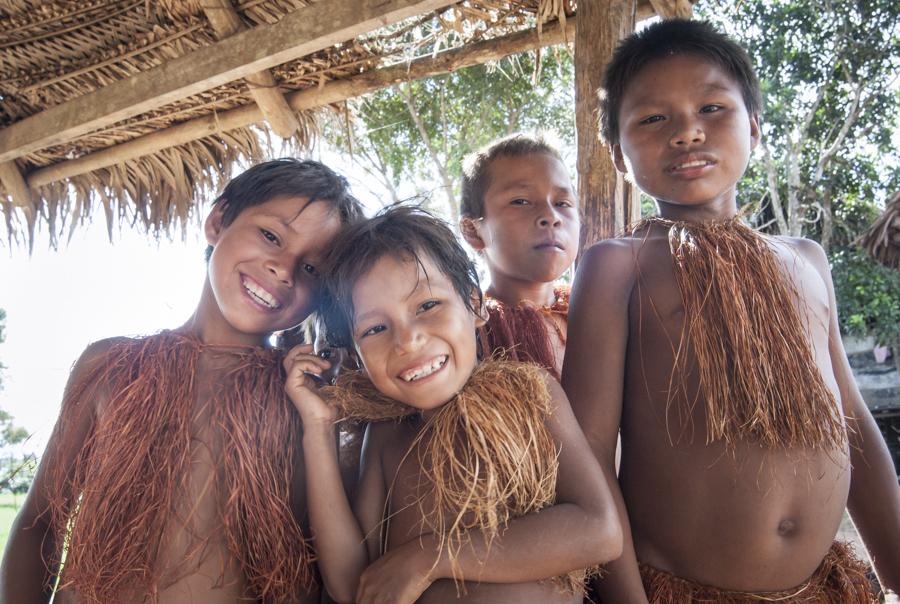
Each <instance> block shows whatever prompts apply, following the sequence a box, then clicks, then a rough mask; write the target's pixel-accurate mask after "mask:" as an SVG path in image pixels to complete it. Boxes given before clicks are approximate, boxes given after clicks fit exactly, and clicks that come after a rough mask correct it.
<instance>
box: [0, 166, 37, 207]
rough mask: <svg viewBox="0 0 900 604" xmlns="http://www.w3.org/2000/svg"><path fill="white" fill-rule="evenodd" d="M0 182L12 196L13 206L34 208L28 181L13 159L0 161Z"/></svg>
mask: <svg viewBox="0 0 900 604" xmlns="http://www.w3.org/2000/svg"><path fill="white" fill-rule="evenodd" d="M0 183H3V188H4V189H6V192H7V193H9V196H10V197H12V202H13V205H14V206H17V207H20V208H25V209H27V210H31V209H33V208H34V198H33V197H32V195H31V189H29V188H28V183H26V182H25V179H24V178H23V177H22V173H21V172H20V171H19V167H18V166H17V165H16V162H14V161H8V162H3V163H0Z"/></svg>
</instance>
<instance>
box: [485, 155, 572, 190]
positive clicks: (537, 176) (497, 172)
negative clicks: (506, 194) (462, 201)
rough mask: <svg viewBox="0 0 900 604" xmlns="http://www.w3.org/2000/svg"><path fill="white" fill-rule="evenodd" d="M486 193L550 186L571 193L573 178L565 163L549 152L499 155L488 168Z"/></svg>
mask: <svg viewBox="0 0 900 604" xmlns="http://www.w3.org/2000/svg"><path fill="white" fill-rule="evenodd" d="M488 177H489V180H488V191H489V192H492V193H493V192H495V191H504V190H507V189H514V188H529V187H535V186H537V185H544V184H550V185H551V186H555V187H557V188H560V189H566V190H571V189H572V178H571V177H570V176H569V171H568V170H567V169H566V166H565V164H563V162H562V161H561V160H560V159H559V158H558V157H556V156H554V155H552V154H550V153H541V152H535V153H527V154H525V155H500V156H498V157H496V158H494V160H493V161H492V162H491V164H490V165H489V166H488Z"/></svg>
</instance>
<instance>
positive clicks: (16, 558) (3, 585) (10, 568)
mask: <svg viewBox="0 0 900 604" xmlns="http://www.w3.org/2000/svg"><path fill="white" fill-rule="evenodd" d="M112 343H113V341H112V340H106V341H103V342H98V343H96V344H92V345H91V346H89V347H88V349H87V350H85V352H84V353H83V354H82V355H81V358H80V359H79V360H78V362H77V363H76V364H75V367H74V368H73V369H72V373H71V374H70V376H69V381H68V384H67V385H66V392H67V393H68V392H69V391H70V390H71V389H72V388H73V387H74V385H75V384H76V383H77V382H78V381H79V380H80V379H81V378H83V377H84V376H86V375H88V374H89V373H90V372H91V371H92V370H93V369H94V368H95V367H96V366H97V364H98V362H99V360H100V358H101V357H102V355H103V353H105V352H106V350H107V349H108V348H109V346H110V345H111V344H112ZM95 411H96V401H92V402H91V403H90V404H89V403H86V402H83V403H82V404H81V405H75V404H72V405H64V406H63V409H62V411H61V412H60V417H59V419H58V420H57V423H56V427H55V428H54V430H53V434H52V435H51V437H50V441H49V442H48V444H47V448H46V450H45V451H44V455H43V456H42V457H41V463H40V466H39V467H38V470H37V473H36V474H35V477H34V482H32V484H31V488H30V489H29V490H28V495H27V496H26V498H25V502H24V503H23V505H22V509H21V510H20V511H19V513H18V515H17V516H16V519H15V521H14V522H13V525H12V528H11V529H10V536H9V541H8V542H7V544H6V551H5V552H4V554H3V564H2V566H0V602H16V603H22V604H26V603H32V602H34V603H38V602H40V603H45V602H47V600H48V599H49V598H50V591H51V590H50V569H48V568H47V565H46V563H45V560H47V559H49V558H50V557H51V556H52V554H53V553H54V551H55V547H56V544H55V543H54V540H53V535H52V532H51V531H50V512H49V503H48V499H47V494H48V493H47V489H48V488H49V486H50V484H49V483H50V474H51V473H52V471H53V470H54V469H55V468H58V467H59V465H60V464H65V465H66V466H67V467H68V471H71V469H72V464H73V462H74V460H75V458H76V457H77V455H78V452H79V450H80V449H81V447H82V446H83V445H84V442H85V440H86V439H87V437H88V434H89V432H90V428H91V424H92V422H93V418H94V413H95ZM63 426H71V427H70V428H67V429H66V430H65V431H64V430H63Z"/></svg>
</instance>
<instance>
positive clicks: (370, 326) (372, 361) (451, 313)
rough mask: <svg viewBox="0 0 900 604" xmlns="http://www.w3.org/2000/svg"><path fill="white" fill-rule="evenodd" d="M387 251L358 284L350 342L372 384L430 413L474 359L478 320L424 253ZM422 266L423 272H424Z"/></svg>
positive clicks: (458, 382) (449, 394)
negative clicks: (407, 254)
mask: <svg viewBox="0 0 900 604" xmlns="http://www.w3.org/2000/svg"><path fill="white" fill-rule="evenodd" d="M420 259H421V261H422V266H419V264H418V263H416V262H415V260H413V259H412V258H408V257H407V258H403V257H400V258H394V257H391V256H383V257H382V258H381V259H379V260H378V261H377V262H376V263H375V265H374V266H373V267H372V270H370V271H369V272H368V273H366V274H365V275H364V276H363V277H362V278H360V279H359V280H358V281H357V282H356V284H355V285H354V287H353V305H354V312H355V316H354V317H353V342H354V345H355V346H356V350H357V352H358V354H359V356H360V359H361V360H362V364H363V368H364V369H365V371H366V373H367V374H368V376H369V379H371V380H372V383H373V384H374V385H375V387H376V388H377V389H378V390H379V392H381V393H382V394H385V395H387V396H389V397H390V398H392V399H394V400H396V401H399V402H401V403H405V404H407V405H410V406H411V407H415V408H417V409H422V410H429V409H434V408H436V407H439V406H441V405H443V404H444V403H446V402H447V401H449V400H450V399H451V398H453V396H454V395H456V393H457V392H459V391H460V390H461V389H462V387H463V386H464V385H465V383H466V381H467V380H468V379H469V376H470V375H472V371H473V370H474V369H475V365H476V363H477V356H476V343H475V328H476V325H477V324H479V322H480V320H479V319H478V318H477V317H476V316H475V315H474V314H473V313H472V311H470V310H469V309H468V308H467V307H466V305H465V304H464V303H463V300H462V299H461V298H460V296H459V294H458V293H457V292H456V290H455V289H454V288H453V284H452V283H451V281H450V279H448V278H447V276H446V275H444V273H443V272H441V270H440V269H439V268H438V267H437V266H436V265H435V263H434V261H432V260H431V258H429V257H428V256H427V255H426V254H421V255H420ZM423 269H424V270H423Z"/></svg>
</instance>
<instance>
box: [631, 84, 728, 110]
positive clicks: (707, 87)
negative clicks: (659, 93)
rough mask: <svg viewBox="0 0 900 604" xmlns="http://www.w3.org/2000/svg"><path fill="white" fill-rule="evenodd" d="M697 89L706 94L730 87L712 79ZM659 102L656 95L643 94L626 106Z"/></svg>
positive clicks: (642, 105)
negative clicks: (643, 95)
mask: <svg viewBox="0 0 900 604" xmlns="http://www.w3.org/2000/svg"><path fill="white" fill-rule="evenodd" d="M698 91H699V93H700V94H708V93H710V92H731V88H729V87H728V85H726V84H721V83H719V82H715V81H713V82H707V83H706V84H704V85H703V86H702V87H700V88H698ZM659 102H660V101H659V100H658V99H657V98H656V97H652V96H645V97H642V98H639V99H637V100H636V101H635V102H633V103H629V104H628V106H629V107H630V108H632V109H633V108H635V107H638V108H641V107H645V106H647V105H656V104H657V103H659ZM623 108H624V107H623Z"/></svg>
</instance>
